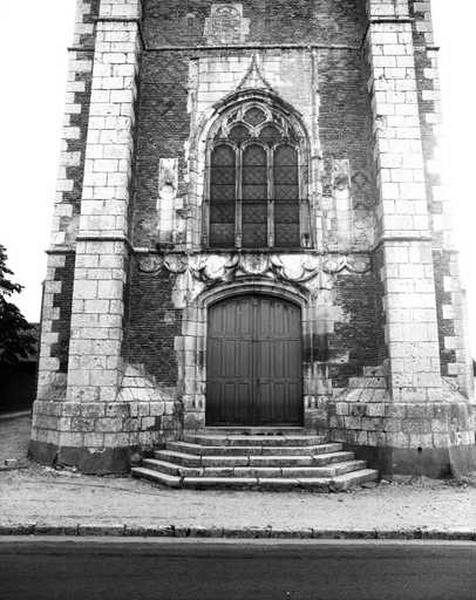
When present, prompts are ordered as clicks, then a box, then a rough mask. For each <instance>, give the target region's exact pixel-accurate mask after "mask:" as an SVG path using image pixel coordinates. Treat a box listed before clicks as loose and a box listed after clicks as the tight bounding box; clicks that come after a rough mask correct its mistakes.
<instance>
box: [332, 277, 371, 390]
mask: <svg viewBox="0 0 476 600" xmlns="http://www.w3.org/2000/svg"><path fill="white" fill-rule="evenodd" d="M334 286H335V287H334V290H333V294H334V302H335V305H336V306H339V307H340V308H341V310H342V313H343V315H344V316H345V320H343V321H342V322H339V321H337V322H336V323H334V331H333V332H332V333H330V334H329V337H328V356H327V359H328V362H329V374H328V376H329V378H330V379H331V381H332V386H333V387H334V388H344V387H347V385H348V383H349V378H351V377H358V376H360V375H362V373H363V369H364V366H368V367H370V366H372V365H378V364H379V362H378V359H379V353H378V346H377V342H378V321H377V319H376V313H377V306H376V303H377V295H376V284H375V279H374V275H373V273H372V272H369V273H367V274H365V275H360V274H353V273H342V274H339V275H337V276H336V279H335V282H334Z"/></svg>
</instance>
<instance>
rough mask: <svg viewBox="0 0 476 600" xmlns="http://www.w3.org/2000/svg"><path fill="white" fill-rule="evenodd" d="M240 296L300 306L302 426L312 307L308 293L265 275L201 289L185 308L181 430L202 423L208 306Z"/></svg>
mask: <svg viewBox="0 0 476 600" xmlns="http://www.w3.org/2000/svg"><path fill="white" fill-rule="evenodd" d="M244 295H264V296H272V297H276V298H279V299H282V300H286V301H288V302H291V303H293V304H295V305H297V306H298V307H299V308H300V309H301V332H302V343H303V347H302V352H303V365H302V390H303V398H302V402H303V413H304V425H305V424H306V421H307V418H306V411H307V410H308V409H310V408H312V406H311V402H312V400H311V399H310V396H309V394H310V393H311V390H312V387H313V383H312V370H311V368H310V367H309V364H308V363H307V361H306V360H305V357H306V356H307V355H309V353H310V351H311V350H310V345H311V344H312V322H313V315H312V306H313V303H312V301H311V298H310V294H309V292H307V291H305V290H302V289H299V288H297V286H293V285H291V284H289V283H287V282H284V281H279V282H277V281H272V280H268V279H265V278H243V279H240V281H234V282H228V283H222V284H219V285H216V286H213V287H212V288H208V289H206V290H204V291H203V292H202V293H201V294H199V295H198V296H197V298H196V299H195V301H194V302H193V303H191V304H190V305H188V306H187V308H185V311H184V315H183V326H182V334H183V335H182V338H181V342H180V343H179V344H178V347H177V353H178V359H179V381H180V385H179V393H180V395H181V397H182V402H183V411H184V416H183V424H184V429H185V430H197V429H202V428H204V427H205V426H206V385H207V366H206V365H207V337H208V314H209V308H210V307H211V306H213V305H214V304H216V303H218V302H220V301H223V300H226V299H229V298H232V297H234V296H244Z"/></svg>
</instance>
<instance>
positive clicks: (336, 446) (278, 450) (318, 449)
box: [166, 442, 342, 456]
mask: <svg viewBox="0 0 476 600" xmlns="http://www.w3.org/2000/svg"><path fill="white" fill-rule="evenodd" d="M166 449H167V450H172V451H174V452H181V453H182V454H192V455H195V456H220V455H229V456H233V455H234V456H236V455H241V456H243V455H246V456H251V455H254V456H258V455H263V456H269V455H272V456H274V455H283V454H285V455H287V456H293V455H298V456H305V455H309V454H311V455H317V454H329V453H331V452H339V451H341V450H342V444H340V443H330V444H318V445H312V446H202V445H200V444H192V443H189V442H168V443H167V447H166Z"/></svg>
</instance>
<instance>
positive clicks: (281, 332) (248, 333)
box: [206, 295, 303, 425]
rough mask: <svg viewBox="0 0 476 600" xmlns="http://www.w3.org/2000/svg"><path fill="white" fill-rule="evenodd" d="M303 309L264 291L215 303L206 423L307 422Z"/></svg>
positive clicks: (210, 315) (210, 323)
mask: <svg viewBox="0 0 476 600" xmlns="http://www.w3.org/2000/svg"><path fill="white" fill-rule="evenodd" d="M302 418H303V406H302V336H301V309H300V308H299V307H298V306H296V305H295V304H293V303H291V302H288V301H287V300H283V299H281V298H276V297H273V296H264V295H246V296H245V295H243V296H234V297H232V298H228V299H226V300H223V301H221V302H218V303H217V304H214V305H212V306H211V307H210V309H209V312H208V343H207V403H206V421H207V425H302Z"/></svg>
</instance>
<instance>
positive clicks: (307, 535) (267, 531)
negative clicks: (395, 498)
mask: <svg viewBox="0 0 476 600" xmlns="http://www.w3.org/2000/svg"><path fill="white" fill-rule="evenodd" d="M22 535H24V536H65V537H66V536H68V537H149V538H150V537H167V538H217V539H283V540H285V539H289V540H296V539H301V540H305V539H307V540H310V539H315V540H440V541H442V540H446V541H465V542H476V530H471V529H467V530H460V531H445V530H438V529H420V528H409V529H396V530H381V531H380V530H377V529H373V530H367V529H351V530H339V529H336V530H332V529H330V530H322V529H310V528H309V529H273V528H271V527H263V528H260V527H250V528H243V529H238V528H237V529H234V528H226V527H225V528H222V527H209V528H208V527H175V526H174V525H167V526H163V527H162V526H160V527H153V526H150V527H149V526H135V525H132V526H131V525H127V524H123V525H121V524H117V525H94V524H88V523H85V524H77V525H48V524H44V523H41V524H37V523H23V524H16V525H2V524H0V536H22Z"/></svg>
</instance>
